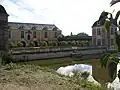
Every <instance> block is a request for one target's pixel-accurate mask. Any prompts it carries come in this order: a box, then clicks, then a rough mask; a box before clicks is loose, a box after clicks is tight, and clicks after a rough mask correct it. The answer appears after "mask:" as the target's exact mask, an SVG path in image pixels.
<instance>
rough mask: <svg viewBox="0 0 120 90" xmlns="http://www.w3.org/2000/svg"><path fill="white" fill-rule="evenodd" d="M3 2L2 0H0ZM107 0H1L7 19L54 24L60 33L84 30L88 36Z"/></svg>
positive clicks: (108, 7)
mask: <svg viewBox="0 0 120 90" xmlns="http://www.w3.org/2000/svg"><path fill="white" fill-rule="evenodd" d="M2 1H3V0H2ZM110 1H111V0H4V2H2V5H3V6H4V7H5V8H6V10H7V12H8V13H9V14H10V15H11V16H9V21H13V22H14V21H18V22H30V23H31V22H32V23H51V24H53V23H55V25H56V26H57V27H59V28H60V29H61V30H62V32H63V34H64V35H68V34H70V32H73V34H77V33H80V32H85V33H87V34H89V35H92V30H91V26H92V24H93V23H94V22H95V21H96V20H97V19H98V18H99V16H100V13H101V12H102V11H103V10H107V11H111V12H112V10H113V9H114V8H117V10H118V9H119V7H118V6H119V4H116V5H115V6H113V7H111V8H110V5H109V3H110Z"/></svg>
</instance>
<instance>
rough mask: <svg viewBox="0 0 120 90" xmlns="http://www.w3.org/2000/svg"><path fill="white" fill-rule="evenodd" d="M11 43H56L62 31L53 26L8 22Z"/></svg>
mask: <svg viewBox="0 0 120 90" xmlns="http://www.w3.org/2000/svg"><path fill="white" fill-rule="evenodd" d="M8 27H9V29H8V35H9V40H10V41H21V42H23V43H27V42H30V41H33V42H40V41H55V40H57V38H58V37H59V36H60V35H61V30H60V29H59V28H57V27H56V26H55V25H53V24H34V23H17V22H8Z"/></svg>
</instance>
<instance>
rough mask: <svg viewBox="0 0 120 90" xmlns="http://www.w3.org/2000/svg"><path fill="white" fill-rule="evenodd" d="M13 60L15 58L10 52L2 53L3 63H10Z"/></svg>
mask: <svg viewBox="0 0 120 90" xmlns="http://www.w3.org/2000/svg"><path fill="white" fill-rule="evenodd" d="M11 62H13V59H12V57H11V54H10V53H3V54H2V55H1V63H2V64H8V63H11Z"/></svg>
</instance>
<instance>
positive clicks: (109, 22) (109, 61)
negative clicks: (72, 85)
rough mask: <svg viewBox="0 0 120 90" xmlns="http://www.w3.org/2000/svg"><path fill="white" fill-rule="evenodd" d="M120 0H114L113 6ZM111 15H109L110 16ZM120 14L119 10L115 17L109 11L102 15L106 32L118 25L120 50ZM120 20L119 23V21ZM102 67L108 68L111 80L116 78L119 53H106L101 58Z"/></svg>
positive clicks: (118, 45)
mask: <svg viewBox="0 0 120 90" xmlns="http://www.w3.org/2000/svg"><path fill="white" fill-rule="evenodd" d="M118 1H120V0H112V2H111V6H112V5H114V4H116V3H117V2H118ZM108 15H109V16H110V17H109V16H108ZM119 15H120V11H118V12H117V14H116V16H115V18H113V15H112V13H109V12H103V13H102V16H101V17H100V19H101V20H103V21H104V26H105V30H106V32H108V33H109V30H110V26H116V27H118V29H119V30H118V31H117V30H115V36H116V37H115V44H116V46H117V51H118V52H120V35H119V33H118V32H120V21H119V22H118V17H119ZM117 22H118V23H117ZM100 63H101V67H103V68H108V72H109V76H110V78H111V80H110V81H111V82H112V81H113V80H114V79H115V77H116V74H117V65H118V63H119V59H118V56H117V54H111V53H105V54H103V55H102V56H101V58H100Z"/></svg>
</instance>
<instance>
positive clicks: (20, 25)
mask: <svg viewBox="0 0 120 90" xmlns="http://www.w3.org/2000/svg"><path fill="white" fill-rule="evenodd" d="M8 26H9V28H10V29H23V30H31V29H35V30H45V29H47V30H59V29H58V28H57V27H56V26H55V25H54V24H36V23H20V22H8Z"/></svg>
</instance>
